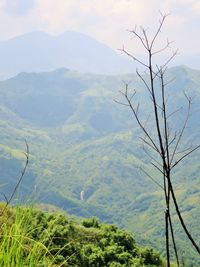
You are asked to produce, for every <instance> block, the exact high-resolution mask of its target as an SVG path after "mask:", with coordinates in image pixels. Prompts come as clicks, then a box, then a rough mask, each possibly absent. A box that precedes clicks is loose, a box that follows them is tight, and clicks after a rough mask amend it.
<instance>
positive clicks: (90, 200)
mask: <svg viewBox="0 0 200 267" xmlns="http://www.w3.org/2000/svg"><path fill="white" fill-rule="evenodd" d="M168 76H169V80H171V78H173V77H174V76H175V77H176V80H175V81H174V83H172V84H169V89H171V90H173V99H171V101H170V102H169V103H170V108H171V110H172V112H173V111H174V110H176V107H180V106H184V104H185V102H184V96H183V94H182V91H183V90H185V91H186V92H187V93H188V94H189V95H191V96H194V101H193V105H192V112H191V113H192V116H191V119H190V125H189V127H188V128H187V130H186V132H185V139H184V140H185V143H187V144H192V143H194V144H196V143H199V134H198V133H199V130H200V127H199V123H197V121H198V118H199V102H200V79H199V77H200V72H199V71H194V70H190V69H187V68H185V67H177V68H172V69H169V71H168ZM122 80H126V81H133V87H135V86H136V87H137V88H140V89H141V90H140V91H139V94H138V97H139V98H142V99H143V100H144V101H143V102H145V95H144V94H143V93H144V88H143V87H142V85H141V84H140V83H139V81H138V80H137V79H136V76H135V75H134V74H130V75H124V76H117V77H116V76H103V75H89V74H85V75H81V74H79V73H74V72H71V71H67V70H63V69H62V70H57V71H55V72H51V73H38V74H36V73H32V74H26V73H22V74H19V75H18V76H16V77H14V78H12V79H9V80H7V81H2V82H0V108H1V110H0V128H1V131H0V138H1V145H0V174H1V176H0V192H3V193H5V195H6V196H7V197H9V195H10V192H11V190H12V189H13V187H14V185H15V184H16V180H17V178H18V177H19V175H20V171H21V169H22V165H23V164H24V159H23V151H24V142H23V140H24V138H26V140H27V141H28V143H29V146H30V164H29V166H28V171H27V173H26V175H25V177H24V180H23V183H22V184H21V186H20V190H19V191H18V192H17V194H16V196H15V200H14V201H15V202H14V203H20V202H26V203H27V202H28V201H30V202H31V203H32V202H34V203H35V202H36V203H44V204H51V205H54V206H57V207H60V208H63V209H64V210H65V211H67V212H68V213H69V214H73V215H77V216H83V217H93V216H97V217H99V218H100V221H106V222H109V223H115V224H117V225H118V226H120V227H123V228H126V229H129V230H130V231H131V232H133V233H134V237H135V239H136V240H137V242H139V243H140V244H142V245H148V246H150V247H155V248H156V249H157V250H159V251H161V253H162V255H163V256H164V247H165V244H164V231H163V229H164V227H163V225H162V220H161V217H162V214H163V207H164V205H163V206H162V203H164V202H163V201H164V199H163V198H162V196H161V194H160V189H159V187H157V186H156V184H154V183H153V182H151V181H149V179H148V177H146V176H145V175H144V174H143V173H142V172H140V170H139V168H138V167H140V166H143V168H144V169H145V170H146V171H148V172H149V173H151V176H153V177H155V179H157V180H158V181H160V180H159V179H160V177H159V175H158V174H156V172H155V170H154V169H153V168H152V167H151V166H150V165H149V159H148V158H146V156H145V153H143V151H142V150H141V148H140V145H141V143H140V141H138V140H139V138H138V137H139V136H140V131H139V129H138V127H136V125H135V124H134V123H133V121H132V118H131V116H130V113H129V112H128V111H127V110H126V109H123V108H122V107H119V106H118V105H116V103H114V101H113V99H115V98H117V91H118V89H122V87H123V84H122V82H121V81H122ZM189 89H190V91H189ZM47 95H48V97H47ZM147 110H148V107H146V106H142V105H141V107H140V112H141V113H142V114H145V112H147ZM183 114H184V110H182V111H181V114H179V115H178V117H176V116H174V126H175V127H177V128H179V126H180V124H181V122H182V121H183V120H182V118H183V117H182V116H183ZM124 118H126V120H125V119H124ZM199 157H200V152H199V151H197V152H195V154H193V155H192V157H191V158H188V159H187V161H186V162H184V164H183V165H182V166H180V168H179V169H177V171H176V172H175V173H174V181H173V183H174V184H175V190H176V192H177V199H178V202H179V203H180V207H181V212H182V214H183V216H184V218H185V220H186V224H187V225H188V227H189V228H190V230H191V232H192V235H193V236H196V239H197V240H200V229H199V223H198V218H199V217H200V205H199V203H200V184H199V171H200V166H199ZM81 191H84V192H85V200H84V201H81V200H80V193H81ZM0 198H1V200H5V199H4V196H3V195H0ZM158 204H159V205H158ZM174 227H175V231H176V233H177V235H178V246H179V248H181V254H182V256H183V257H184V260H185V261H186V263H187V265H186V266H190V265H191V264H193V265H194V266H200V260H199V257H198V255H196V253H195V252H193V250H192V249H191V248H190V246H189V245H188V243H187V241H186V238H185V236H184V235H183V234H181V231H180V227H179V224H178V223H176V221H175V223H174Z"/></svg>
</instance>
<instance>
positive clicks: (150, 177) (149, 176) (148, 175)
mask: <svg viewBox="0 0 200 267" xmlns="http://www.w3.org/2000/svg"><path fill="white" fill-rule="evenodd" d="M139 169H140V170H141V171H142V172H143V173H144V174H146V176H147V177H148V178H149V179H151V180H152V181H153V182H154V183H155V184H157V185H158V186H159V187H160V188H161V189H162V190H164V188H163V186H162V185H161V184H159V182H157V181H156V180H155V179H154V178H153V177H152V176H151V175H150V174H148V173H147V172H146V171H145V170H144V169H143V168H142V167H139Z"/></svg>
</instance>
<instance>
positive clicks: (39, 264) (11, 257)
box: [0, 208, 66, 267]
mask: <svg viewBox="0 0 200 267" xmlns="http://www.w3.org/2000/svg"><path fill="white" fill-rule="evenodd" d="M33 219H34V217H32V209H31V208H29V209H21V208H16V213H15V218H14V220H13V222H12V223H11V224H7V223H6V222H4V224H3V225H2V226H1V229H0V267H26V266H28V267H50V266H51V267H52V266H59V265H56V264H55V256H54V257H53V256H52V255H51V253H50V250H49V249H48V247H46V246H45V242H44V240H45V239H46V238H47V237H48V233H47V232H46V231H45V230H44V235H43V237H42V240H39V241H37V240H34V239H33V238H32V236H33V234H34V233H36V232H37V231H38V230H39V228H38V227H35V228H33V227H32V225H31V221H32V220H33ZM60 266H66V265H64V264H61V265H60Z"/></svg>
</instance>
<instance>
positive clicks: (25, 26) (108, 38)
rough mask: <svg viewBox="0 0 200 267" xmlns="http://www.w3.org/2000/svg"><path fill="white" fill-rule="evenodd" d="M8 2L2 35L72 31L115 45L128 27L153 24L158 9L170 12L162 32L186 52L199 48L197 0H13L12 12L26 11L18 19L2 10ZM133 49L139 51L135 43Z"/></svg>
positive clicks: (0, 22)
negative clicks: (40, 31)
mask: <svg viewBox="0 0 200 267" xmlns="http://www.w3.org/2000/svg"><path fill="white" fill-rule="evenodd" d="M8 1H9V3H10V2H11V1H10V0H0V9H1V16H0V25H4V26H0V34H1V36H2V38H7V37H10V36H13V35H17V34H19V33H24V32H28V31H33V30H44V31H47V32H50V33H55V34H59V33H61V32H63V31H65V30H75V31H79V32H83V33H86V34H88V35H91V36H93V37H95V38H96V39H98V40H100V41H102V42H104V43H107V44H108V45H110V46H112V47H113V48H118V47H121V45H122V43H127V42H128V41H129V34H128V33H127V32H126V29H131V28H132V27H134V26H135V24H138V25H144V27H149V28H152V27H153V28H154V27H156V25H157V23H158V18H159V10H161V11H162V12H170V13H171V16H170V17H169V18H168V19H167V21H166V24H165V27H164V28H163V32H164V33H165V34H166V35H167V36H168V37H169V38H170V37H171V39H173V40H176V41H177V42H176V43H177V46H178V47H179V46H181V47H183V49H185V51H189V49H191V46H192V49H194V50H198V51H200V48H199V47H200V40H199V37H198V33H197V31H198V29H197V25H198V24H199V23H200V18H199V16H198V14H199V13H200V2H199V0H163V1H160V0H151V1H149V0H101V1H98V0H15V1H16V3H17V6H15V9H14V10H15V11H16V10H18V12H19V11H20V10H21V9H23V8H25V7H26V8H28V11H29V12H27V13H26V14H24V16H21V17H20V18H19V16H18V17H16V16H12V14H11V12H10V14H9V16H8V14H7V13H6V12H5V4H6V3H7V5H8ZM13 1H14V0H13ZM25 1H27V2H29V3H33V2H34V1H35V4H34V5H30V6H28V5H27V6H22V3H23V2H24V3H27V2H25ZM20 3H21V4H20ZM9 5H10V4H9ZM20 5H21V6H20ZM20 7H21V9H20ZM22 7H23V8H22ZM194 20H195V21H194ZM193 21H194V22H193ZM180 33H181V34H180ZM188 40H189V41H190V43H189V42H188ZM134 49H135V50H136V51H137V50H139V48H138V46H135V47H134Z"/></svg>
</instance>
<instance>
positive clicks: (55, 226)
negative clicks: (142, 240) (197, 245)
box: [0, 204, 163, 267]
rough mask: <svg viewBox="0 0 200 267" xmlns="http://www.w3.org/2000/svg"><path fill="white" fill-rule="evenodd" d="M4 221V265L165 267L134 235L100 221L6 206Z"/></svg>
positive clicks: (0, 261) (0, 238) (0, 235)
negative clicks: (79, 219) (75, 218)
mask: <svg viewBox="0 0 200 267" xmlns="http://www.w3.org/2000/svg"><path fill="white" fill-rule="evenodd" d="M2 207H3V204H1V208H2ZM8 220H9V221H8ZM0 221H1V230H0V251H1V255H0V266H2V267H25V266H32V267H36V266H38V267H39V266H41V267H42V266H44V267H47V266H49V267H50V266H51V267H52V266H55V267H56V266H57V267H58V266H60V267H61V266H62V267H65V266H66V267H67V266H74V267H75V266H76V267H77V266H82V267H98V266H99V267H104V266H110V267H111V266H112V267H120V266H121V267H128V266H130V267H145V266H149V267H156V266H163V265H162V264H163V263H162V260H161V258H160V256H159V254H158V253H156V252H155V251H153V250H152V249H149V248H141V247H139V246H138V245H137V244H136V242H135V240H134V239H133V237H132V236H131V234H129V233H128V232H125V231H123V230H120V229H119V228H117V227H116V226H115V225H108V224H105V223H103V224H100V223H99V222H98V220H97V219H96V218H91V219H84V220H83V221H82V223H78V222H76V221H75V220H72V219H70V218H67V217H66V216H65V215H64V214H62V213H59V212H56V213H47V212H43V211H41V210H38V209H34V208H31V207H17V208H10V207H8V209H7V210H6V212H5V213H4V214H3V215H2V216H1V217H0Z"/></svg>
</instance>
